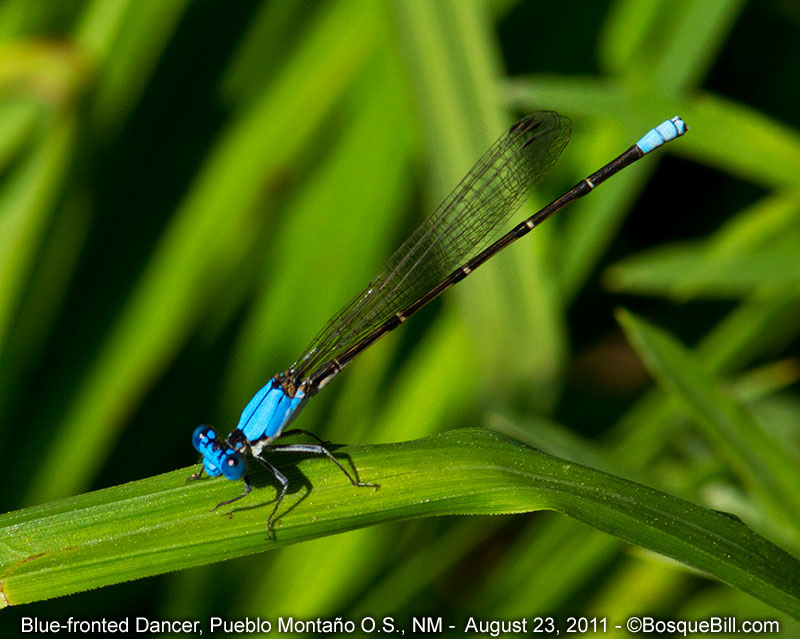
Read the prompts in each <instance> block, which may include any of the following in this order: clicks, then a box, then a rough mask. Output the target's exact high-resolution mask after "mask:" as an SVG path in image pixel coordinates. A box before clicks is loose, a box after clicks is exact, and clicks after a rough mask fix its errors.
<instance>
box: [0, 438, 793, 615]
mask: <svg viewBox="0 0 800 639" xmlns="http://www.w3.org/2000/svg"><path fill="white" fill-rule="evenodd" d="M340 452H341V453H343V454H344V455H345V457H347V458H350V459H352V462H353V464H354V465H355V467H357V468H358V469H359V476H360V478H361V479H362V480H368V481H374V482H378V483H380V484H381V489H380V490H378V491H375V492H373V491H372V490H371V489H359V488H354V487H352V486H350V485H349V484H347V482H346V481H344V478H343V477H342V476H341V473H340V471H339V470H338V469H336V468H335V467H334V466H333V465H331V464H330V463H326V460H322V459H315V460H308V461H303V462H300V463H299V464H298V466H299V467H302V468H304V469H305V470H306V473H307V476H308V479H305V480H304V479H301V476H300V475H299V473H298V472H297V471H293V472H290V473H289V474H290V480H293V481H292V485H294V486H295V487H297V486H303V487H304V488H305V490H300V491H299V492H292V493H291V494H290V495H288V496H287V499H286V500H285V502H284V504H283V505H282V506H281V511H280V513H279V519H278V520H277V523H276V527H275V540H274V541H273V542H269V543H268V542H266V540H265V535H266V513H265V510H266V509H268V508H269V502H267V503H266V504H263V506H265V507H260V506H261V505H260V504H257V503H254V502H255V501H256V500H257V499H258V497H259V496H260V491H256V493H255V494H254V495H252V496H250V498H249V503H245V504H242V505H241V506H239V505H238V504H237V506H236V507H234V509H233V510H234V513H233V515H232V516H231V517H225V516H224V513H223V514H220V513H216V512H209V511H208V505H209V504H213V503H216V502H218V501H219V500H221V499H225V498H230V497H232V496H235V495H236V494H238V492H239V491H240V490H241V485H240V484H238V482H237V483H236V484H233V485H231V484H228V482H225V481H221V480H217V481H205V482H194V483H193V484H192V485H189V486H184V479H185V477H186V476H187V473H189V472H190V469H184V470H181V471H175V472H172V473H168V474H166V475H161V476H158V477H153V478H151V479H147V480H143V481H140V482H134V483H131V484H126V485H124V486H118V487H116V488H110V489H106V490H102V491H98V492H95V493H89V494H86V495H82V496H80V497H75V498H69V499H65V500H62V501H60V502H55V503H52V504H47V505H44V506H37V507H33V508H29V509H26V510H22V511H18V512H16V513H10V514H7V515H3V516H2V517H0V540H2V544H3V553H2V556H3V557H5V558H7V559H5V561H4V562H3V564H0V575H3V580H2V582H1V583H0V586H2V587H1V588H0V594H1V595H2V597H3V602H4V603H6V604H12V605H16V604H21V603H26V602H31V601H37V600H41V599H46V598H49V597H55V596H58V595H63V594H68V593H73V592H78V591H81V590H84V589H87V588H94V587H98V586H101V585H107V584H112V583H118V582H120V581H124V580H128V579H136V578H140V577H144V576H148V575H152V574H158V573H161V572H165V571H169V570H177V569H180V568H184V567H188V566H195V565H201V564H204V563H208V562H211V561H219V560H221V559H228V558H231V557H236V556H242V555H246V554H250V553H253V552H258V551H263V550H266V549H269V548H277V547H280V546H282V545H285V544H290V543H296V542H298V541H303V540H306V539H311V538H314V537H319V536H323V535H328V534H333V533H335V532H342V531H344V530H351V529H353V528H359V527H362V526H366V525H370V524H375V523H379V522H386V521H393V520H398V519H408V518H412V517H422V516H433V515H447V514H449V515H453V514H500V513H520V512H527V511H530V510H538V509H553V510H558V511H560V512H563V513H564V514H567V515H569V516H571V517H574V518H576V519H578V520H580V521H583V522H585V523H588V524H589V525H591V526H594V527H596V528H598V529H600V530H603V531H605V532H608V533H610V534H612V535H615V536H618V537H620V538H622V539H625V540H626V541H629V542H631V543H637V544H640V545H643V546H644V547H646V548H649V549H652V550H654V551H656V552H659V553H662V554H665V555H667V556H670V557H673V558H674V559H677V560H679V561H682V562H684V563H687V564H689V565H691V566H694V567H696V568H698V569H700V570H704V571H706V572H709V573H710V574H712V575H714V576H715V577H717V578H718V579H720V580H722V581H724V582H725V583H728V584H730V585H732V586H735V587H737V588H740V589H741V590H743V591H745V592H748V593H750V594H751V595H753V596H755V597H757V598H759V599H761V600H763V601H765V602H767V603H769V604H770V605H772V606H774V607H776V608H778V609H780V610H784V611H786V612H788V613H790V614H792V615H795V616H800V562H798V561H797V560H796V559H794V558H792V557H791V556H790V555H788V554H786V553H785V552H783V551H782V550H780V549H779V548H777V547H776V546H774V545H772V544H771V543H770V542H768V541H767V540H765V539H763V538H762V537H759V536H758V535H756V534H755V533H753V532H752V531H751V530H750V529H748V528H747V527H746V526H744V525H743V524H742V523H741V522H740V521H739V520H738V519H736V518H734V517H731V516H728V515H725V514H722V513H718V512H714V511H709V510H706V509H704V508H700V507H698V506H695V505H693V504H691V503H689V502H686V501H683V500H681V499H678V498H675V497H672V496H670V495H668V494H666V493H660V492H658V491H655V490H652V489H650V488H646V487H645V486H641V485H638V484H634V483H632V482H628V481H625V480H622V479H619V478H616V477H613V476H611V475H606V474H604V473H600V472H598V471H595V470H592V469H590V468H586V467H583V466H578V465H576V464H573V463H571V462H567V461H564V460H561V459H558V458H555V457H550V456H549V455H545V454H544V453H540V452H538V451H536V450H534V449H531V448H528V447H526V446H524V445H522V444H519V443H518V442H515V441H514V440H511V439H508V438H506V437H504V436H501V435H498V434H496V433H490V432H487V431H482V430H460V431H452V432H449V433H446V434H444V435H440V436H436V437H431V438H427V439H422V440H417V441H413V442H406V443H400V444H389V445H383V446H373V447H369V446H360V447H352V448H347V449H344V450H342V451H340ZM281 468H283V466H281ZM287 472H289V471H287ZM260 480H263V476H262V477H259V478H258V480H257V484H258V483H260ZM311 486H313V490H311ZM268 492H269V493H270V499H271V498H272V490H269V491H268Z"/></svg>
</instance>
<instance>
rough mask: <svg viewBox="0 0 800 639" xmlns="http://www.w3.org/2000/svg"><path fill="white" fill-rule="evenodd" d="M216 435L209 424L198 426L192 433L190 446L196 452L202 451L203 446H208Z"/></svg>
mask: <svg viewBox="0 0 800 639" xmlns="http://www.w3.org/2000/svg"><path fill="white" fill-rule="evenodd" d="M216 436H217V434H216V433H215V432H214V429H213V428H212V427H211V426H208V425H207V424H203V425H202V426H198V427H197V428H195V429H194V433H192V446H194V449H195V450H196V451H197V452H198V453H202V452H203V448H205V447H206V446H208V445H209V444H210V443H211V442H212V441H213V439H214V438H215V437H216Z"/></svg>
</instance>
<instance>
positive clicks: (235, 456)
mask: <svg viewBox="0 0 800 639" xmlns="http://www.w3.org/2000/svg"><path fill="white" fill-rule="evenodd" d="M245 470H247V464H246V463H245V461H244V457H242V456H241V455H240V454H239V453H237V452H234V451H233V450H231V451H230V453H228V454H227V455H226V456H225V459H224V461H223V462H222V474H223V475H225V478H226V479H231V480H234V481H235V480H237V479H241V478H242V476H244V471H245Z"/></svg>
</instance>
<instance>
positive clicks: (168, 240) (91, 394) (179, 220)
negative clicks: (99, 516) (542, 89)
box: [29, 2, 375, 503]
mask: <svg viewBox="0 0 800 639" xmlns="http://www.w3.org/2000/svg"><path fill="white" fill-rule="evenodd" d="M369 6H370V5H369V3H367V4H364V5H362V4H354V3H343V2H337V3H332V4H330V5H329V6H328V7H327V10H326V12H325V13H324V14H323V15H322V16H320V19H319V21H318V23H317V24H316V25H315V27H314V28H313V33H314V37H311V38H308V39H307V40H305V41H304V42H303V45H302V47H301V48H300V50H299V51H297V52H296V55H295V57H294V59H293V61H292V63H291V64H288V65H286V66H285V67H284V68H283V70H282V76H281V78H280V79H279V80H278V81H277V86H276V87H274V88H273V89H272V90H271V91H269V92H267V93H265V94H264V95H263V96H262V97H261V98H260V99H259V100H258V101H257V102H256V103H254V104H253V105H252V107H251V108H250V109H249V110H247V112H246V113H244V114H242V116H241V117H239V118H236V119H235V120H233V122H232V123H231V124H230V125H229V126H228V129H227V131H226V133H225V135H223V136H222V139H221V140H220V141H219V143H218V144H217V146H216V147H215V148H214V150H213V151H212V152H211V154H210V156H209V158H208V159H207V161H206V163H205V165H204V167H203V168H202V169H201V171H200V173H199V175H198V176H197V179H196V182H195V184H194V186H193V187H192V188H191V190H190V191H189V192H188V193H187V195H186V197H185V199H184V201H183V203H182V205H181V206H180V208H179V210H178V211H177V212H176V214H175V217H174V219H173V220H172V222H171V224H170V226H169V228H168V229H167V230H166V231H165V233H164V235H163V237H162V239H161V242H160V244H159V246H158V247H157V248H156V249H155V250H154V253H153V257H152V259H151V261H150V262H149V264H148V266H147V269H146V271H145V272H144V273H143V274H142V276H141V278H140V280H139V281H138V283H137V284H136V285H135V286H134V288H133V290H132V292H131V293H130V295H129V296H128V299H127V303H126V305H125V308H124V309H123V311H122V312H121V314H120V317H119V318H118V320H117V322H116V323H115V325H114V326H113V327H112V329H111V332H110V335H109V337H108V338H107V340H106V342H105V345H104V346H103V348H102V352H101V353H100V354H99V355H98V357H97V358H96V360H95V361H94V363H93V366H92V369H91V370H90V371H89V372H88V373H87V374H86V375H84V376H83V378H82V379H81V387H80V389H79V390H78V392H77V393H75V398H74V400H73V402H72V405H71V406H70V407H69V409H68V410H67V411H66V414H65V417H64V421H63V423H62V424H61V425H60V426H59V427H58V429H57V431H56V432H55V434H54V435H53V436H52V438H51V442H50V445H49V447H48V450H47V451H46V452H45V455H44V460H43V462H42V466H41V468H42V471H41V472H40V473H39V474H38V475H37V476H36V477H35V479H34V484H33V488H32V490H31V493H30V496H29V499H30V500H31V501H32V502H34V503H36V502H41V501H45V500H47V499H50V498H53V497H57V496H62V495H65V494H69V493H71V492H74V491H76V490H79V488H80V487H81V486H83V485H85V484H86V482H87V481H88V480H89V478H90V477H91V475H92V474H93V473H95V472H97V464H96V463H95V462H94V460H97V459H98V458H102V457H103V456H104V451H105V450H107V449H108V447H109V446H110V445H111V442H112V441H113V440H114V438H115V437H116V434H117V432H118V430H119V427H120V425H121V424H120V422H121V420H122V418H123V417H124V416H125V415H126V414H127V413H128V412H129V411H130V410H131V407H132V406H133V405H135V403H136V402H137V401H138V400H139V398H140V397H141V395H142V393H143V392H144V390H145V389H146V388H147V386H148V385H149V384H150V383H151V381H152V379H153V378H154V376H155V375H156V374H157V373H158V372H159V371H160V370H162V369H163V367H164V366H165V365H166V363H167V362H168V361H169V360H170V359H171V358H172V357H174V355H175V352H176V350H177V349H178V348H179V346H180V345H181V344H182V343H183V341H185V340H186V339H187V338H188V335H189V332H190V330H191V328H192V326H193V323H194V322H195V321H197V319H198V318H199V317H200V316H201V311H203V309H204V308H205V307H206V306H207V305H208V304H209V303H211V300H212V299H213V294H214V292H215V291H216V290H218V288H217V287H221V286H222V285H223V284H224V282H225V278H226V275H227V274H229V273H231V272H232V271H233V270H234V269H235V268H236V267H237V265H238V264H239V262H240V259H241V256H242V254H243V253H244V252H245V251H246V249H247V247H248V245H249V242H251V241H253V240H255V238H256V237H257V234H256V233H254V228H253V225H254V223H255V222H256V221H257V220H255V219H254V216H253V215H252V207H253V205H254V204H255V202H256V201H257V199H258V197H259V195H260V193H261V190H262V189H263V185H264V183H265V181H269V179H270V176H272V175H274V174H276V173H278V172H280V171H281V170H283V167H284V164H285V163H287V162H290V161H291V158H292V157H293V156H294V155H295V154H297V153H298V152H299V151H300V150H301V149H302V148H303V146H304V145H305V144H307V143H309V141H310V140H311V139H312V136H313V134H314V132H315V130H316V127H317V126H318V125H319V122H320V120H321V119H322V118H323V117H324V115H325V114H326V112H327V111H328V109H329V108H330V107H331V105H332V103H333V102H335V100H336V99H337V98H338V97H339V95H340V93H341V90H342V88H343V86H344V85H345V84H346V83H347V81H348V80H349V79H350V77H351V74H352V73H353V72H354V71H355V70H356V69H357V68H358V67H359V66H360V65H361V64H362V63H363V61H364V59H365V57H366V56H368V55H369V53H370V51H371V39H370V34H371V32H372V26H371V21H372V20H374V19H375V15H374V12H373V11H371V10H369V8H368V7H369ZM359 7H361V9H363V10H360V9H359ZM309 58H311V59H313V60H315V61H317V64H314V65H310V64H309ZM310 68H311V69H313V73H309V69H310ZM300 111H302V112H303V117H302V118H298V117H297V113H298V112H300ZM262 222H263V221H262Z"/></svg>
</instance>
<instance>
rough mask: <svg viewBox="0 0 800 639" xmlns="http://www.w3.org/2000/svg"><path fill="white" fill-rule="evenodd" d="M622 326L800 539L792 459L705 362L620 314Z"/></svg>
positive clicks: (798, 494) (797, 483)
mask: <svg viewBox="0 0 800 639" xmlns="http://www.w3.org/2000/svg"><path fill="white" fill-rule="evenodd" d="M618 317H619V321H620V323H621V324H622V326H623V328H624V329H625V331H626V333H627V335H628V338H629V340H630V341H631V343H632V344H633V345H634V347H635V348H636V350H637V351H638V352H639V354H640V356H641V357H642V359H643V360H644V361H645V363H646V364H647V366H648V368H649V369H650V370H651V372H652V373H653V375H654V376H655V377H656V379H657V380H658V381H659V383H660V384H661V385H662V386H663V387H664V388H666V389H667V390H668V391H669V392H670V393H673V394H675V395H676V396H677V397H679V398H680V399H681V400H682V401H683V402H684V403H685V406H686V407H687V408H688V409H689V411H690V412H691V415H692V416H693V417H694V418H695V419H696V420H697V422H698V424H700V425H701V426H702V427H703V430H704V432H705V433H706V434H707V435H708V436H709V437H710V438H711V439H712V441H713V442H714V443H715V445H716V446H717V447H718V448H719V450H720V452H722V453H723V454H724V455H725V456H726V457H727V459H728V461H729V463H730V464H731V466H732V467H733V468H735V469H736V470H737V472H738V473H739V474H740V476H741V477H742V478H743V479H744V480H745V482H746V483H747V484H748V486H749V487H750V488H751V490H752V491H753V492H754V493H756V494H757V495H759V496H760V497H761V499H762V500H763V501H764V503H765V504H766V505H767V506H768V507H769V508H770V509H771V510H772V512H773V514H775V516H776V517H777V518H778V520H783V522H784V524H787V525H789V526H791V527H792V529H793V530H792V532H791V534H792V536H793V537H794V543H795V544H797V543H798V540H800V518H798V516H799V515H798V514H799V513H800V491H798V490H797V488H798V486H800V477H798V472H797V464H798V460H797V459H792V458H791V457H790V456H788V455H787V454H786V451H785V450H783V449H781V448H780V447H779V446H778V445H777V443H776V442H775V441H773V440H772V439H770V438H769V436H768V435H767V434H766V433H764V431H763V430H761V428H760V427H759V426H758V424H757V423H756V422H755V421H754V420H753V418H752V416H751V415H750V414H749V413H748V412H747V410H746V409H745V408H744V407H743V406H741V405H740V404H739V403H738V402H737V401H735V400H734V399H732V398H731V397H730V396H729V395H728V394H726V393H723V392H722V391H721V390H720V388H719V383H718V382H717V381H716V380H715V379H714V378H713V377H712V376H711V375H710V374H709V373H708V372H707V371H706V370H705V369H704V367H703V365H702V364H701V362H700V360H699V359H697V357H696V356H694V355H693V354H692V353H691V352H689V351H688V350H686V349H685V348H684V347H683V346H682V345H680V344H679V343H678V342H677V341H676V340H675V339H673V338H672V337H670V336H669V335H668V334H667V333H665V332H664V331H661V330H659V329H657V328H655V327H654V326H652V325H650V324H648V323H647V322H645V321H644V320H642V319H641V318H637V317H636V316H634V315H632V314H630V313H627V312H625V311H620V312H619V314H618Z"/></svg>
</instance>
